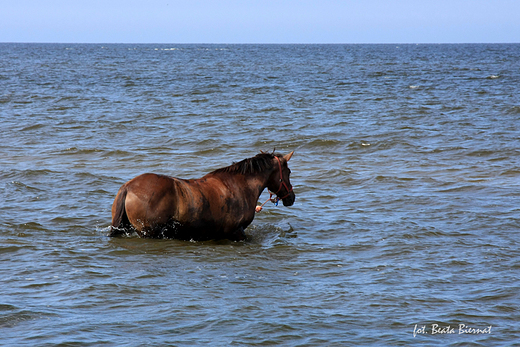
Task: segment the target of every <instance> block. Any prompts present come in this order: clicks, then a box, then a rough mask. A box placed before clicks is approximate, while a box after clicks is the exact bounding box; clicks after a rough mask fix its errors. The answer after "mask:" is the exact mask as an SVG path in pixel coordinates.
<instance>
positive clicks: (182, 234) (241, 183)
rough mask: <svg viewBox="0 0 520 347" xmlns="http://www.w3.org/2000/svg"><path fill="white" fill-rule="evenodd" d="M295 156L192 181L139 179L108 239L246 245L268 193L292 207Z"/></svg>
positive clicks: (128, 190) (121, 199)
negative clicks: (128, 237) (126, 237)
mask: <svg viewBox="0 0 520 347" xmlns="http://www.w3.org/2000/svg"><path fill="white" fill-rule="evenodd" d="M292 155H293V152H291V153H289V154H287V155H286V156H282V155H280V154H274V153H264V152H262V153H260V154H258V155H256V156H255V157H253V158H249V159H244V160H242V161H240V162H238V163H236V164H233V165H231V166H228V167H225V168H222V169H218V170H215V171H213V172H211V173H209V174H207V175H205V176H204V177H202V178H199V179H192V180H185V179H179V178H174V177H169V176H165V175H157V174H153V173H147V174H143V175H140V176H137V177H136V178H134V179H132V180H130V181H128V182H126V183H125V184H123V186H122V187H121V188H120V189H119V191H118V193H117V196H116V198H115V200H114V203H113V204H112V227H111V232H110V235H111V236H116V235H119V234H123V233H128V232H132V231H136V232H137V234H138V235H139V236H140V237H149V238H164V237H165V238H177V239H185V240H189V239H193V240H208V239H230V240H243V239H245V234H244V229H245V228H246V227H247V226H248V225H249V224H251V222H252V221H253V219H254V217H255V207H256V204H257V201H258V198H259V197H260V194H261V193H262V191H263V190H264V189H265V188H268V189H269V190H271V191H274V192H276V194H277V195H278V196H280V197H281V200H282V202H283V204H284V206H291V205H292V204H293V203H294V200H295V195H294V192H293V190H292V186H291V183H290V181H289V175H290V170H289V168H288V166H287V162H288V161H289V159H291V157H292Z"/></svg>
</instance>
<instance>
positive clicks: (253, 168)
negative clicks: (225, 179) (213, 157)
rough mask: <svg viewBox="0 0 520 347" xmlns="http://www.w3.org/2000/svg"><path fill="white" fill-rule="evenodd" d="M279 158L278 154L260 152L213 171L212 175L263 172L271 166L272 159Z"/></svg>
mask: <svg viewBox="0 0 520 347" xmlns="http://www.w3.org/2000/svg"><path fill="white" fill-rule="evenodd" d="M275 156H277V157H281V155H280V154H275V153H274V152H273V153H266V152H260V153H259V154H257V155H255V156H254V157H253V158H248V159H244V160H242V161H239V162H238V163H233V164H232V165H230V166H227V167H223V168H220V169H217V170H215V171H213V172H212V173H238V174H242V175H251V174H256V173H259V172H263V171H265V170H267V169H269V168H270V167H271V166H272V165H273V158H274V157H275Z"/></svg>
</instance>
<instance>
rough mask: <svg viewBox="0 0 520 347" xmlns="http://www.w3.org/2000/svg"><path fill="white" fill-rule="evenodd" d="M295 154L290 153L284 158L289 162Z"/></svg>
mask: <svg viewBox="0 0 520 347" xmlns="http://www.w3.org/2000/svg"><path fill="white" fill-rule="evenodd" d="M293 154H294V151H292V152H291V153H289V154H287V155H284V156H283V158H284V159H285V161H289V159H291V157H292V155H293Z"/></svg>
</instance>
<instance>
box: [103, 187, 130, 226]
mask: <svg viewBox="0 0 520 347" xmlns="http://www.w3.org/2000/svg"><path fill="white" fill-rule="evenodd" d="M127 193H128V188H127V187H126V185H123V186H122V187H121V188H120V189H119V192H118V193H117V197H116V200H115V201H114V205H113V206H112V208H114V207H115V211H114V213H113V214H112V226H111V227H110V233H109V234H108V236H117V235H121V234H124V233H125V229H126V228H127V227H128V224H129V221H128V216H127V215H126V208H125V200H126V194H127Z"/></svg>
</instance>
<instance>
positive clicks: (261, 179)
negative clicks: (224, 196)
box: [219, 173, 270, 198]
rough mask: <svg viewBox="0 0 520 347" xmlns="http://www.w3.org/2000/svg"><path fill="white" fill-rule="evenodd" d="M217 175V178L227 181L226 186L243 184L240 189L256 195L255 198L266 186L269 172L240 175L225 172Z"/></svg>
mask: <svg viewBox="0 0 520 347" xmlns="http://www.w3.org/2000/svg"><path fill="white" fill-rule="evenodd" d="M219 176H220V177H219V179H220V180H222V182H225V183H227V184H226V185H227V186H237V185H243V187H241V189H240V190H241V191H243V190H248V191H249V192H251V193H253V194H254V195H257V196H256V198H258V196H260V194H262V192H263V191H264V190H265V188H267V182H268V180H269V176H270V174H269V175H265V174H255V175H241V174H230V173H226V174H222V175H219Z"/></svg>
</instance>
